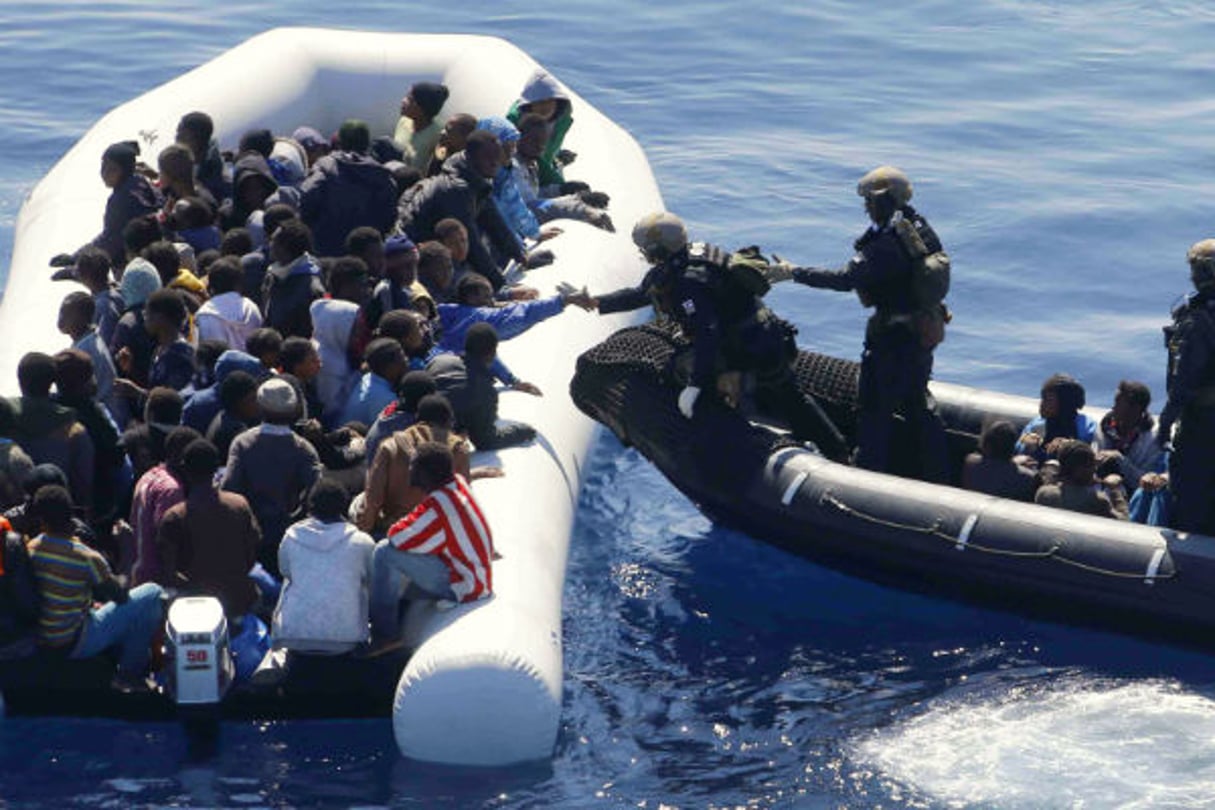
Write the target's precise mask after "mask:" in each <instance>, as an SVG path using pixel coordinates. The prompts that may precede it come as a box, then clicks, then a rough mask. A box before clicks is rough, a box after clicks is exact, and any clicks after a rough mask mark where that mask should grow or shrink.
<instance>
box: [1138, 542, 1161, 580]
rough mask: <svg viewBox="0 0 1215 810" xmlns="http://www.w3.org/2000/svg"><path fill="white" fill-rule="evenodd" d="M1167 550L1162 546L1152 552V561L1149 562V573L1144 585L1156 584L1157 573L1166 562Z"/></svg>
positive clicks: (1145, 576) (1146, 575)
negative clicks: (1165, 554)
mask: <svg viewBox="0 0 1215 810" xmlns="http://www.w3.org/2000/svg"><path fill="white" fill-rule="evenodd" d="M1165 551H1166V549H1165V548H1164V547H1163V546H1162V547H1161V548H1158V549H1156V550H1155V551H1154V552H1152V559H1150V560H1148V566H1147V573H1146V574H1144V577H1143V584H1144V585H1155V584H1156V572H1157V571H1159V570H1160V563H1161V562H1162V561H1163V560H1164V552H1165Z"/></svg>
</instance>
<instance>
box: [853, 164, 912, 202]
mask: <svg viewBox="0 0 1215 810" xmlns="http://www.w3.org/2000/svg"><path fill="white" fill-rule="evenodd" d="M856 193H857V194H859V195H860V196H862V197H876V196H878V195H879V194H889V195H890V196H891V198H892V199H893V200H894V203H895V205H906V204H907V203H909V202H910V201H911V180H910V179H909V178H908V177H907V175H905V174H903V172H902V171H901V170H900V169H896V168H895V167H893V166H878V167H877V168H876V169H874V170H873V171H871V172H869V173H868V174H866V175H865V176H864V177H862V178H861V179H860V182H858V183H857V184H856Z"/></svg>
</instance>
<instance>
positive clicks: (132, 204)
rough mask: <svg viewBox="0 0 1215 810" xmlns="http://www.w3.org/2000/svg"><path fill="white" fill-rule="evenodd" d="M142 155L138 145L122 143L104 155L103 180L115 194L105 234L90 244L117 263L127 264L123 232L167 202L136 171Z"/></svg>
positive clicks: (109, 205) (107, 204)
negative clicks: (137, 160)
mask: <svg viewBox="0 0 1215 810" xmlns="http://www.w3.org/2000/svg"><path fill="white" fill-rule="evenodd" d="M138 155H139V144H138V143H136V142H135V141H122V142H120V143H115V144H111V145H110V147H109V148H108V149H106V150H105V153H104V154H102V156H101V181H102V182H103V183H105V185H106V188H108V189H110V190H111V191H110V197H109V199H107V200H106V202H105V217H104V219H103V220H102V223H103V224H102V229H101V233H100V234H98V235H97V237H96V238H94V239H93V241H92V242H90V243H89V244H91V245H93V246H95V247H99V248H101V249H102V250H104V251H105V252H106V253H108V254H109V255H110V261H111V262H113V263H114V264H124V263H125V262H126V245H125V244H124V243H123V241H122V229H123V228H125V227H126V226H127V223H128V222H130V221H131V220H133V219H136V218H137V217H142V216H146V215H148V214H155V213H156V212H157V211H159V210H160V207H161V205H163V203H164V201H163V200H162V199H161V197H160V192H159V191H157V190H156V188H155V187H154V186H153V185H152V184H151V183H150V182H148V178H146V177H144V176H143V175H142V174H139V173H138V172H136V171H135V158H136V157H138Z"/></svg>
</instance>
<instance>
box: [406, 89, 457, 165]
mask: <svg viewBox="0 0 1215 810" xmlns="http://www.w3.org/2000/svg"><path fill="white" fill-rule="evenodd" d="M448 95H449V93H448V90H447V86H446V85H443V84H440V83H438V82H414V83H413V84H412V85H410V87H409V92H407V93H406V94H405V97H404V98H403V99H401V118H400V120H398V121H397V127H396V130H395V131H394V132H393V135H392V139H393V141H394V142H395V143H396V145H397V147H398V148H400V150H401V154H402V158H401V159H402V161H403V162H404V163H405V165H406V166H412V167H413V168H415V169H417V170H418V171H420V172H425V171H426V169H427V168H428V167H429V166H430V161H431V159H432V158H433V157H434V154H435V147H436V146H437V145H438V143H439V136H440V134H442V132H443V125H442V124H441V123H440V122H439V113H440V112H441V111H442V110H443V105H444V104H446V103H447V96H448Z"/></svg>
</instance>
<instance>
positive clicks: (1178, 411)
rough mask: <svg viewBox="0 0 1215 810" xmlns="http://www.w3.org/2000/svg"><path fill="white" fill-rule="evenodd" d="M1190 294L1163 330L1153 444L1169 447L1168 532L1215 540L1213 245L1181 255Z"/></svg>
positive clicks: (1199, 246)
mask: <svg viewBox="0 0 1215 810" xmlns="http://www.w3.org/2000/svg"><path fill="white" fill-rule="evenodd" d="M1186 259H1187V260H1188V261H1189V263H1190V280H1191V281H1193V283H1194V290H1195V292H1194V293H1192V294H1191V295H1189V296H1187V297H1186V300H1185V301H1184V302H1182V303H1181V305H1180V306H1178V307H1177V308H1176V309H1174V310H1173V323H1171V324H1170V325H1168V326H1166V327H1165V328H1164V337H1165V347H1166V348H1167V349H1168V352H1169V366H1168V380H1167V382H1168V392H1169V400H1168V402H1167V403H1166V404H1165V406H1164V410H1162V411H1161V413H1160V427H1159V430H1158V432H1157V434H1156V435H1157V439H1158V440H1159V441H1161V442H1164V443H1166V444H1167V443H1168V441H1169V438H1170V436H1171V435H1172V433H1173V425H1174V424H1175V423H1179V426H1178V428H1177V435H1176V439H1175V440H1174V442H1173V452H1172V453H1171V454H1170V458H1169V488H1170V489H1171V490H1172V491H1173V499H1174V500H1173V508H1174V512H1173V528H1175V529H1181V530H1183V531H1191V532H1202V533H1203V534H1215V497H1212V495H1211V493H1212V492H1215V239H1204V240H1202V241H1201V242H1198V243H1196V244H1195V245H1194V246H1193V247H1191V248H1190V250H1189V252H1188V253H1187V254H1186Z"/></svg>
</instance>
